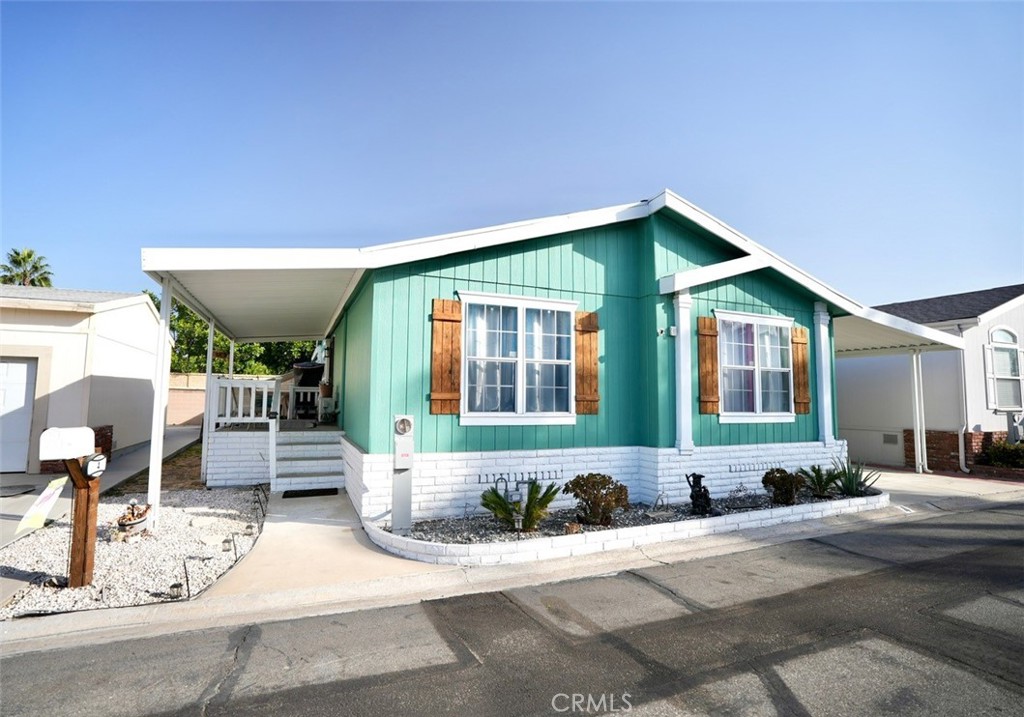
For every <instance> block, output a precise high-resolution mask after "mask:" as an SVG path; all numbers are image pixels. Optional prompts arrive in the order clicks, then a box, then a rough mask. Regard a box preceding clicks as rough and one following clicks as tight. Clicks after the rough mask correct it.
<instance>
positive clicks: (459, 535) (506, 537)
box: [409, 490, 830, 543]
mask: <svg viewBox="0 0 1024 717" xmlns="http://www.w3.org/2000/svg"><path fill="white" fill-rule="evenodd" d="M827 500H830V499H829V498H815V497H814V496H813V495H811V493H810V491H806V490H804V491H801V492H800V494H799V495H798V496H797V501H796V502H797V503H798V504H800V503H818V502H821V501H827ZM711 504H712V509H713V510H714V511H717V514H718V515H726V514H728V513H745V512H747V511H750V510H764V509H766V508H770V507H771V500H770V499H769V497H768V495H767V494H765V493H748V494H743V495H737V496H732V497H728V498H719V499H712V501H711ZM703 517H706V516H702V515H692V514H691V513H690V503H689V502H686V503H682V504H679V505H668V506H664V507H662V506H659V507H658V509H657V510H653V509H652V508H651V506H649V505H646V504H644V503H633V504H631V505H630V506H629V507H628V508H625V509H621V510H618V511H616V512H615V514H614V516H613V522H612V524H611V525H609V526H606V527H605V526H600V525H584V526H582V530H583V532H589V531H592V530H614V529H616V528H630V527H633V526H637V525H653V524H655V523H670V522H674V521H679V520H697V519H699V518H703ZM575 520H576V509H575V508H562V509H560V510H553V511H551V512H550V513H548V516H547V517H546V518H545V519H544V520H542V521H541V522H540V524H539V525H538V527H537V530H535V531H533V532H531V533H523V534H522V535H519V534H517V533H516V532H515V531H514V530H508V529H507V528H506V527H505V526H504V525H502V524H501V523H499V522H498V520H497V519H496V518H494V517H493V516H492V515H490V514H489V513H488V514H486V515H471V516H467V517H461V518H442V519H439V520H425V521H421V522H419V523H415V524H413V526H412V530H411V531H410V533H409V537H410V538H414V539H416V540H427V541H430V542H433V543H496V542H501V541H514V540H517V539H519V538H543V537H550V536H555V535H565V524H566V523H570V522H573V521H575Z"/></svg>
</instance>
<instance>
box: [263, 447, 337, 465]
mask: <svg viewBox="0 0 1024 717" xmlns="http://www.w3.org/2000/svg"><path fill="white" fill-rule="evenodd" d="M341 456H342V453H341V444H334V445H332V444H330V443H289V444H285V445H281V444H278V446H277V460H278V461H279V462H280V461H283V460H295V459H302V458H338V459H340V458H341Z"/></svg>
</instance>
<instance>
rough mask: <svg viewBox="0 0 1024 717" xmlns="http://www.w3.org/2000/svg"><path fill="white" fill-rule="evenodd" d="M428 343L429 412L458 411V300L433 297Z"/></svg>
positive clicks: (459, 339) (459, 360) (436, 413)
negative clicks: (429, 341) (429, 340)
mask: <svg viewBox="0 0 1024 717" xmlns="http://www.w3.org/2000/svg"><path fill="white" fill-rule="evenodd" d="M430 319H431V324H432V327H431V328H432V335H431V343H430V413H431V414H434V415H438V414H458V413H459V400H460V398H461V393H460V387H461V383H460V376H461V374H462V304H461V303H460V302H458V301H451V300H449V299H434V305H433V307H432V311H431V315H430Z"/></svg>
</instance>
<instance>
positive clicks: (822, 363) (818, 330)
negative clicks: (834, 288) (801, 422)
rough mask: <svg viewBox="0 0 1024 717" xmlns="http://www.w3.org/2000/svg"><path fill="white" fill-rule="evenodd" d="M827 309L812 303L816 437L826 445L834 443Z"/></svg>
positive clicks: (830, 346) (824, 306) (819, 302)
mask: <svg viewBox="0 0 1024 717" xmlns="http://www.w3.org/2000/svg"><path fill="white" fill-rule="evenodd" d="M831 321H832V317H831V316H829V315H828V307H827V306H826V305H825V303H824V302H821V301H816V302H814V356H815V370H816V374H817V378H818V437H819V438H820V439H821V441H822V443H825V444H826V445H828V444H830V443H832V442H833V441H835V430H834V429H833V427H832V343H831V342H830V341H829V338H828V327H829V322H831Z"/></svg>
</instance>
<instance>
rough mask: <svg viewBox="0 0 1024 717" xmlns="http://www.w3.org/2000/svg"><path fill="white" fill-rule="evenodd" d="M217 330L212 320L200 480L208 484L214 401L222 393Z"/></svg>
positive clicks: (209, 332)
mask: <svg viewBox="0 0 1024 717" xmlns="http://www.w3.org/2000/svg"><path fill="white" fill-rule="evenodd" d="M216 329H217V327H216V325H215V324H214V321H213V319H210V323H209V325H208V327H207V331H208V333H207V336H206V391H205V392H204V394H203V395H205V396H206V401H204V402H203V404H204V405H203V457H202V467H201V469H200V478H202V480H203V483H206V460H207V456H209V454H210V432H211V431H212V430H213V428H212V426H213V423H214V418H213V411H212V410H211V408H212V407H213V405H214V401H217V400H219V395H218V394H219V393H220V390H219V389H218V387H217V386H214V385H213V335H214V332H215V331H216Z"/></svg>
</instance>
